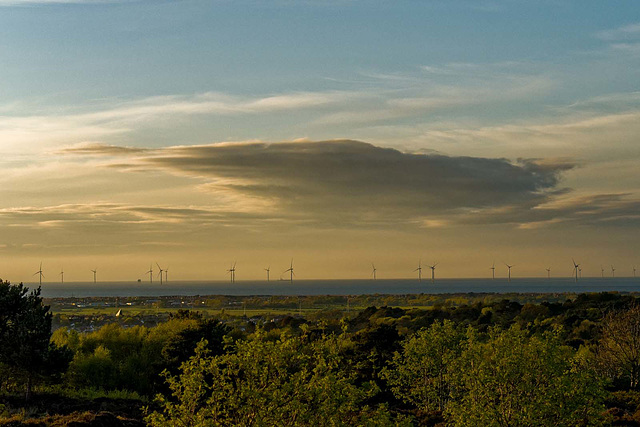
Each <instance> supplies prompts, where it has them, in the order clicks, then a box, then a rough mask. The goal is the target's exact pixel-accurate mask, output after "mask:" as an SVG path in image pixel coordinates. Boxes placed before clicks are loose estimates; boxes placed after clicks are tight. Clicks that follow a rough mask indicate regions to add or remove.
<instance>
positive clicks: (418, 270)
mask: <svg viewBox="0 0 640 427" xmlns="http://www.w3.org/2000/svg"><path fill="white" fill-rule="evenodd" d="M416 271H417V272H418V282H422V260H420V261H418V268H416V269H415V270H413V272H414V273H415V272H416Z"/></svg>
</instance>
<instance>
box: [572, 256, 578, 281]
mask: <svg viewBox="0 0 640 427" xmlns="http://www.w3.org/2000/svg"><path fill="white" fill-rule="evenodd" d="M571 261H573V272H574V273H575V281H576V282H577V281H578V269H579V268H580V264H578V263H576V260H575V259H573V258H571Z"/></svg>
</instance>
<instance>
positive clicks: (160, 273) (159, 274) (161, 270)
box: [156, 262, 164, 285]
mask: <svg viewBox="0 0 640 427" xmlns="http://www.w3.org/2000/svg"><path fill="white" fill-rule="evenodd" d="M156 265H157V266H158V270H160V272H159V273H158V276H160V284H161V285H162V272H163V271H164V270H163V269H162V268H161V267H160V264H158V263H157V262H156Z"/></svg>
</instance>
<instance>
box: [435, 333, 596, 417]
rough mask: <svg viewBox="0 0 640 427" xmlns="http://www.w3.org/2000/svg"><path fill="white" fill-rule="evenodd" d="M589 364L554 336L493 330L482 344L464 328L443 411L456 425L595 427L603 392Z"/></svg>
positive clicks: (550, 334) (582, 354) (553, 334)
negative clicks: (463, 345) (464, 338)
mask: <svg viewBox="0 0 640 427" xmlns="http://www.w3.org/2000/svg"><path fill="white" fill-rule="evenodd" d="M590 365H592V362H591V361H589V360H588V356H587V354H586V353H585V352H578V353H575V352H574V351H573V349H571V348H569V347H566V346H564V345H562V342H561V339H560V337H559V334H558V333H551V332H547V333H545V334H544V335H542V336H533V337H529V336H528V335H527V333H526V331H524V330H522V329H520V328H519V327H518V326H512V327H511V328H510V329H508V330H505V331H502V330H499V329H497V328H493V329H491V330H490V333H489V338H488V340H487V341H486V342H482V341H481V340H480V339H479V336H478V335H477V334H476V333H475V332H474V331H472V330H469V333H468V341H467V343H466V348H465V349H464V351H463V353H462V355H461V357H460V358H459V359H458V360H457V361H456V363H455V365H454V366H453V370H452V372H454V373H455V375H454V377H453V393H452V397H453V399H452V401H451V402H450V403H449V405H448V406H447V408H446V413H447V414H448V416H449V418H450V420H451V422H452V423H453V424H454V425H458V426H478V425H484V426H548V425H556V426H576V425H599V424H600V423H602V422H603V419H602V415H601V414H602V412H603V410H604V408H603V404H602V402H603V399H604V396H605V392H604V387H603V384H602V382H601V381H599V380H598V378H597V377H596V375H595V374H594V372H593V370H592V369H591V367H590Z"/></svg>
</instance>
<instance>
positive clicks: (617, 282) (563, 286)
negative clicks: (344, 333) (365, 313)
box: [25, 277, 640, 298]
mask: <svg viewBox="0 0 640 427" xmlns="http://www.w3.org/2000/svg"><path fill="white" fill-rule="evenodd" d="M25 285H26V286H28V287H29V288H35V287H37V286H38V283H25ZM584 292H621V293H628V292H640V278H630V277H621V278H583V279H580V280H579V281H578V282H575V280H574V279H569V278H558V279H553V278H552V279H551V280H549V279H546V278H518V279H512V280H511V281H510V282H509V281H507V280H506V279H495V280H492V279H437V280H436V281H435V282H431V281H430V280H422V281H418V280H415V279H413V280H411V279H378V280H371V279H369V280H294V281H293V283H292V282H289V281H271V282H267V281H238V282H236V283H229V282H228V281H227V282H222V281H170V282H168V283H163V284H162V285H161V284H160V283H159V282H153V283H149V282H137V281H135V282H98V283H93V282H68V283H49V282H43V283H42V296H43V297H45V298H64V297H136V296H173V295H176V296H177V295H184V296H188V295H234V296H241V295H366V294H369V295H373V294H394V295H403V294H460V293H503V294H506V293H584Z"/></svg>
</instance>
